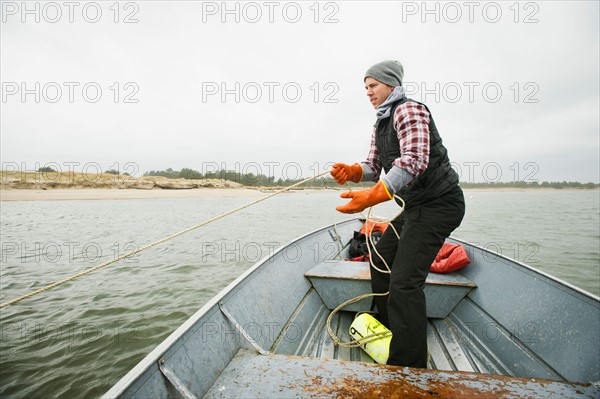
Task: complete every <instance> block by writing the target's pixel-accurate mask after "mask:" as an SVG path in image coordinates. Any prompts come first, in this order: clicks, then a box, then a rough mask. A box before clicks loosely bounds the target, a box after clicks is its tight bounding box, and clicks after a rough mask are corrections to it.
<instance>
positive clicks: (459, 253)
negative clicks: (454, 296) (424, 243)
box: [429, 242, 471, 273]
mask: <svg viewBox="0 0 600 399" xmlns="http://www.w3.org/2000/svg"><path fill="white" fill-rule="evenodd" d="M470 262H471V260H469V257H468V256H467V252H466V251H465V248H464V247H463V246H462V245H457V244H450V243H447V242H445V243H444V245H442V248H440V250H439V252H438V254H437V255H436V257H435V260H434V261H433V263H432V264H431V268H430V269H429V270H430V271H432V272H434V273H450V272H453V271H456V270H458V269H462V268H463V267H465V266H466V265H468V264H469V263H470Z"/></svg>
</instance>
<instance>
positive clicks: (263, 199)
mask: <svg viewBox="0 0 600 399" xmlns="http://www.w3.org/2000/svg"><path fill="white" fill-rule="evenodd" d="M328 173H329V171H327V172H323V173H321V174H320V175H316V176H313V177H309V178H307V179H304V180H302V181H300V182H298V183H294V184H292V185H291V186H288V187H284V188H282V189H281V190H277V191H275V192H274V193H271V194H269V195H266V196H264V197H262V198H259V199H257V200H255V201H252V202H250V203H248V204H246V205H242V206H240V207H238V208H235V209H232V210H230V211H227V212H225V213H222V214H220V215H219V216H215V217H214V218H211V219H208V220H205V221H204V222H202V223H199V224H197V225H195V226H192V227H189V228H187V229H185V230H182V231H180V232H178V233H175V234H172V235H170V236H168V237H165V238H163V239H161V240H158V241H155V242H153V243H151V244H148V245H145V246H143V247H141V248H138V249H136V250H134V251H131V252H128V253H126V254H123V255H121V256H119V257H117V258H115V259H113V260H110V261H108V262H105V263H102V264H99V265H97V266H94V267H91V268H89V269H86V270H84V271H82V272H80V273H77V274H74V275H72V276H70V277H67V278H65V279H62V280H59V281H55V282H54V283H52V284H49V285H47V286H45V287H42V288H40V289H37V290H35V291H31V292H29V293H27V294H25V295H22V296H20V297H18V298H15V299H11V300H10V301H7V302H4V303H0V309H1V308H4V307H7V306H10V305H14V304H15V303H17V302H21V301H22V300H24V299H27V298H31V297H32V296H35V295H38V294H41V293H42V292H44V291H48V290H51V289H52V288H55V287H58V286H60V285H63V284H65V283H68V282H69V281H73V280H75V279H77V278H79V277H82V276H85V275H86V274H90V273H93V272H95V271H96V270H100V269H102V268H104V267H106V266H109V265H111V264H113V263H116V262H118V261H120V260H123V259H126V258H129V257H131V256H133V255H135V254H138V253H140V252H142V251H145V250H147V249H150V248H152V247H155V246H157V245H160V244H162V243H164V242H167V241H169V240H172V239H174V238H177V237H179V236H180V235H183V234H185V233H188V232H190V231H192V230H196V229H198V228H200V227H202V226H206V225H207V224H209V223H212V222H215V221H217V220H219V219H223V218H224V217H226V216H229V215H231V214H233V213H236V212H239V211H241V210H243V209H246V208H248V207H251V206H252V205H256V204H258V203H259V202H262V201H265V200H267V199H269V198H271V197H274V196H276V195H278V194H281V193H283V192H285V191H288V190H291V189H292V188H294V187H298V186H300V185H302V184H304V183H306V182H309V181H311V180H314V179H317V178H319V177H321V176H324V175H326V174H328Z"/></svg>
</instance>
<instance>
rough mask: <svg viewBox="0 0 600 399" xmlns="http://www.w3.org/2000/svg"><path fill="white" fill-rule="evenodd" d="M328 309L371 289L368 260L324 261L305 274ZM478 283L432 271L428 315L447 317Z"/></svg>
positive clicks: (359, 306)
mask: <svg viewBox="0 0 600 399" xmlns="http://www.w3.org/2000/svg"><path fill="white" fill-rule="evenodd" d="M304 276H305V277H307V278H308V279H309V280H310V282H311V284H312V285H313V287H315V290H316V291H317V293H318V294H319V295H320V297H321V299H322V300H323V302H324V303H325V306H327V307H328V308H329V309H331V310H332V309H335V308H336V307H337V306H339V305H340V304H341V303H343V302H345V301H347V300H349V299H352V298H355V297H357V296H359V295H363V294H367V293H370V292H372V290H371V271H370V267H369V263H368V262H350V261H340V260H333V261H325V262H321V263H319V264H318V265H316V266H315V267H313V268H312V269H310V270H309V271H307V272H306V273H305V274H304ZM475 287H477V285H476V284H475V283H473V282H472V281H471V280H469V279H467V278H466V277H464V276H462V275H461V274H459V273H457V272H454V273H447V274H438V273H429V275H428V276H427V280H425V298H426V300H427V317H430V318H441V319H443V318H445V317H446V316H448V314H449V313H450V312H451V311H452V309H454V307H455V306H456V305H458V303H459V302H460V301H461V300H462V299H463V298H464V297H465V296H466V295H467V294H468V293H469V292H470V291H471V290H472V289H473V288H475ZM371 302H372V298H367V299H365V300H362V301H360V302H357V303H354V304H351V305H348V306H346V307H344V310H347V311H351V312H361V311H366V310H370V307H371Z"/></svg>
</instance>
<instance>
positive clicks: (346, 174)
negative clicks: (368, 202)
mask: <svg viewBox="0 0 600 399" xmlns="http://www.w3.org/2000/svg"><path fill="white" fill-rule="evenodd" d="M331 176H333V178H334V179H335V181H336V182H337V184H339V185H340V186H341V185H342V184H344V183H346V182H347V181H348V180H350V181H351V182H354V183H359V182H360V181H361V180H362V177H363V169H362V166H360V165H359V164H357V163H355V164H354V165H346V164H345V163H336V164H334V165H333V168H332V169H331Z"/></svg>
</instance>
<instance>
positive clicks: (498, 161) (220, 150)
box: [0, 1, 600, 182]
mask: <svg viewBox="0 0 600 399" xmlns="http://www.w3.org/2000/svg"><path fill="white" fill-rule="evenodd" d="M23 4H24V3H22V2H21V1H15V2H12V1H3V2H2V3H1V5H2V10H1V12H2V25H1V32H0V33H1V39H0V40H1V65H0V66H1V81H2V102H1V104H0V105H1V107H2V108H1V159H2V168H3V169H8V170H14V169H15V168H16V167H19V168H23V169H27V170H34V169H37V168H38V167H40V166H45V165H49V166H52V167H54V168H55V169H56V168H59V169H61V170H63V171H67V170H70V169H71V170H72V169H74V170H76V171H82V170H83V171H86V172H89V173H93V172H95V171H96V170H97V169H101V170H106V169H111V168H117V167H118V168H120V169H121V170H122V171H126V172H129V173H131V174H134V175H138V176H139V175H141V174H142V173H143V172H146V171H149V170H153V169H154V170H156V169H166V168H169V167H170V168H173V169H176V170H177V169H180V168H182V167H189V168H192V169H196V170H199V171H202V172H207V171H211V170H215V169H219V168H225V169H231V170H238V171H241V172H244V173H255V174H256V173H262V174H265V175H275V176H277V177H281V176H283V177H289V178H298V177H300V176H306V177H308V176H311V175H314V174H315V173H321V172H323V171H324V170H326V168H327V167H328V166H329V165H330V164H331V163H332V162H346V163H352V162H358V161H361V160H363V159H364V157H365V156H366V154H367V151H368V145H369V141H370V134H371V126H372V125H373V123H374V120H375V116H374V110H373V109H372V108H371V106H370V104H369V102H368V100H367V97H366V95H365V90H364V86H363V77H364V72H365V71H366V70H367V69H368V67H369V66H371V65H372V64H374V63H376V62H379V61H382V60H385V59H396V60H399V61H401V62H402V63H403V64H404V67H405V79H404V80H405V86H406V87H407V90H408V93H409V96H410V97H412V98H414V99H416V100H421V101H424V102H425V103H426V104H427V105H428V106H429V108H430V110H431V111H432V114H433V117H434V119H435V121H436V124H437V126H438V129H439V130H440V132H441V134H442V138H443V139H444V142H445V144H446V146H447V147H448V150H449V154H450V158H451V161H452V162H453V163H454V165H455V167H456V168H457V170H458V171H459V173H460V174H461V180H462V181H514V180H526V181H532V180H535V179H537V180H539V181H543V180H553V181H554V180H578V181H584V182H587V181H594V182H598V181H599V179H600V176H599V173H600V172H599V169H600V166H599V136H600V134H599V120H600V115H599V109H600V103H599V87H600V83H599V76H600V73H599V37H598V36H599V31H600V29H599V6H598V4H599V3H598V2H597V1H586V2H574V1H552V2H540V1H536V2H519V3H516V2H512V1H510V2H485V1H481V2H480V1H473V2H462V1H460V2H427V3H423V2H421V1H416V2H412V1H404V2H392V1H388V2H365V1H347V2H346V1H335V2H319V3H316V2H313V1H309V2H284V1H265V2H227V3H223V2H221V1H218V2H200V1H181V2H163V1H133V2H120V3H115V2H113V1H108V2H102V1H98V2H77V1H75V2H71V3H69V2H50V3H48V2H33V1H32V2H28V3H27V5H26V6H25V7H24V6H23Z"/></svg>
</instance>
